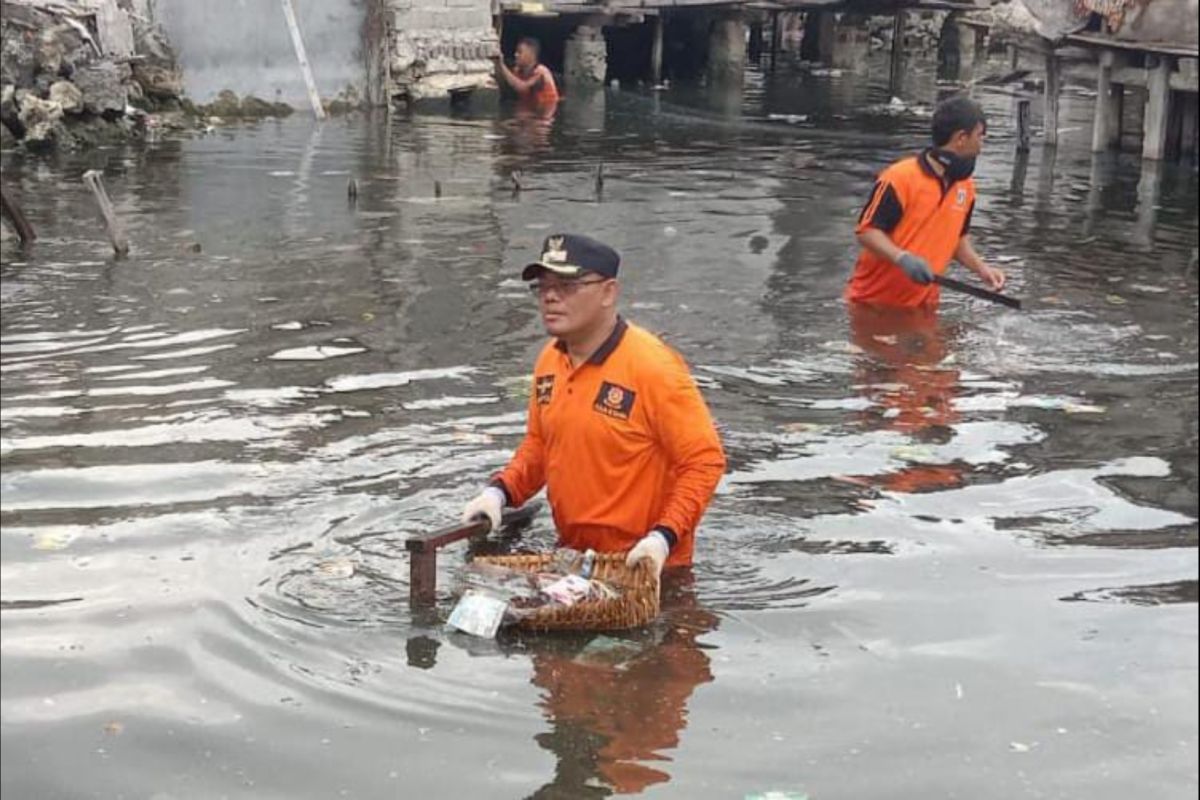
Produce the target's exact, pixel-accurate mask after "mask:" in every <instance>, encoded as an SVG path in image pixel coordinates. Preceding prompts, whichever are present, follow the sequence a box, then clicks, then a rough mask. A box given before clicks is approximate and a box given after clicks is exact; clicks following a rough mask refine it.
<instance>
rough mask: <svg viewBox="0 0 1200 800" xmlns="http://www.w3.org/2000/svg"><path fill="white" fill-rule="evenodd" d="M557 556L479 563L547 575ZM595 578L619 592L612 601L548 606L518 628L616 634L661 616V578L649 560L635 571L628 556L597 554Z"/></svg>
mask: <svg viewBox="0 0 1200 800" xmlns="http://www.w3.org/2000/svg"><path fill="white" fill-rule="evenodd" d="M553 559H554V556H553V554H550V553H542V554H533V555H521V556H479V557H477V558H476V559H475V562H476V563H479V564H494V565H495V566H498V567H508V568H509V569H518V570H525V571H527V572H544V571H547V570H549V569H551V567H552V565H553ZM592 577H593V578H595V579H596V580H599V581H603V582H604V583H607V584H608V585H609V586H611V587H613V588H614V589H616V590H617V591H618V592H619V593H620V596H619V597H617V598H615V599H612V600H585V601H583V602H580V603H576V604H575V605H573V606H546V607H545V608H539V609H536V610H534V611H532V612H531V613H530V614H529V615H527V616H525V617H523V618H522V619H520V620H519V621H517V622H516V623H514V627H517V628H521V629H523V630H531V631H616V630H626V629H628V628H640V627H641V626H643V625H647V624H649V623H650V622H651V621H653V620H654V618H655V617H657V616H658V579H657V578H656V577H655V576H654V573H653V572H652V571H651V568H650V566H649V565H648V564H647V563H646V562H645V561H639V562H638V563H637V564H635V565H634V566H633V567H632V568H630V567H628V566H626V565H625V553H597V554H596V560H595V564H594V566H593V568H592Z"/></svg>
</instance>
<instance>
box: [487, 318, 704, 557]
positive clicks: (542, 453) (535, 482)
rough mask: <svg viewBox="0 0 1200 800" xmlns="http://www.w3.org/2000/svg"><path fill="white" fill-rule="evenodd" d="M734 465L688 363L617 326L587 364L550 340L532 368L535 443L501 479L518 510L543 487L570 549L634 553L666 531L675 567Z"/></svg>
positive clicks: (524, 445)
mask: <svg viewBox="0 0 1200 800" xmlns="http://www.w3.org/2000/svg"><path fill="white" fill-rule="evenodd" d="M724 472H725V454H724V452H723V451H722V450H721V442H720V439H719V437H718V436H717V430H716V427H715V426H714V425H713V421H712V417H711V416H710V415H709V412H708V407H707V406H706V405H705V404H704V399H703V398H702V397H701V396H700V390H699V389H698V388H697V387H696V383H695V381H694V380H693V379H692V376H691V373H690V372H689V371H688V368H687V364H686V363H685V362H684V360H683V358H682V357H681V356H680V355H679V354H678V353H676V352H675V351H674V350H672V349H671V348H669V347H667V345H665V344H663V343H662V341H660V340H659V339H658V338H657V337H655V336H654V335H652V334H650V333H648V332H647V331H645V330H643V329H641V328H639V327H637V326H635V325H630V324H628V323H626V322H625V321H624V320H619V321H618V322H617V326H616V328H615V329H614V330H613V333H612V335H611V336H610V337H609V338H608V340H607V341H605V343H604V344H603V345H601V347H600V348H599V349H598V350H597V351H596V352H595V353H594V354H593V355H592V357H591V358H589V359H588V360H587V361H586V362H584V363H582V364H580V365H579V366H578V367H572V365H571V360H570V358H569V357H568V355H567V353H566V349H565V347H564V346H563V345H562V344H561V343H559V342H556V341H555V342H550V343H548V344H547V345H546V347H545V348H543V350H542V352H541V355H539V356H538V359H537V363H536V365H535V367H534V375H533V389H532V391H531V392H530V397H529V419H528V422H527V426H526V433H525V439H524V440H523V441H522V442H521V445H520V447H519V448H517V452H516V454H515V455H514V456H513V458H512V461H511V462H509V464H508V466H507V467H506V468H505V469H504V470H503V471H501V472H500V473H499V474H498V475H497V476H496V477H495V480H494V482H495V483H496V484H498V485H499V486H500V487H501V488H502V489H503V490H504V492H505V494H506V495H507V496H508V501H509V503H510V504H512V505H521V504H522V503H524V502H525V501H526V500H528V499H529V498H530V497H532V496H533V495H534V494H536V493H537V492H538V491H539V490H540V489H541V488H542V487H543V486H545V487H546V494H547V497H548V499H549V502H550V507H551V509H552V511H553V513H554V522H555V525H556V526H557V528H558V534H559V539H560V541H561V543H562V544H564V545H566V546H569V547H573V548H575V549H578V550H585V549H588V548H592V549H595V550H597V551H602V552H612V551H620V550H627V549H629V548H630V547H632V546H633V545H634V544H636V543H637V541H638V540H639V539H640V538H641V537H643V536H645V535H646V534H647V533H648V532H649V531H650V530H652V529H653V528H656V527H662V528H666V529H667V530H669V531H671V533H673V534H674V536H675V539H676V541H675V544H674V546H673V547H672V548H671V553H670V556H669V557H668V559H667V565H668V566H677V565H685V564H690V563H692V551H693V547H694V543H695V530H696V525H697V524H698V523H699V522H700V517H701V516H702V515H703V514H704V510H705V509H706V508H707V507H708V503H709V501H710V500H711V499H712V495H713V491H714V490H715V489H716V486H717V483H718V482H719V481H720V479H721V475H722V474H724Z"/></svg>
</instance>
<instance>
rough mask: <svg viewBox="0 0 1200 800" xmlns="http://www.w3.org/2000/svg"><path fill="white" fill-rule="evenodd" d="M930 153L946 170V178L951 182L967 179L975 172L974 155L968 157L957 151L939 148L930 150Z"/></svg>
mask: <svg viewBox="0 0 1200 800" xmlns="http://www.w3.org/2000/svg"><path fill="white" fill-rule="evenodd" d="M929 155H930V157H931V158H932V159H933V160H934V161H936V162H937V163H939V164H941V165H942V169H944V170H945V171H946V180H948V181H950V183H954V182H956V181H963V180H966V179H967V178H969V177H971V175H972V174H974V172H975V157H974V156H971V157H970V158H968V157H966V156H960V155H958V154H957V153H951V152H950V151H949V150H938V149H933V150H930V151H929Z"/></svg>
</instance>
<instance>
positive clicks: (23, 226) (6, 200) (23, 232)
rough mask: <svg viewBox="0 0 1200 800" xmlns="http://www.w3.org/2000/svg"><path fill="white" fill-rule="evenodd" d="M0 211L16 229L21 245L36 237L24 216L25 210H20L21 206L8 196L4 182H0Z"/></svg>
mask: <svg viewBox="0 0 1200 800" xmlns="http://www.w3.org/2000/svg"><path fill="white" fill-rule="evenodd" d="M0 212H2V213H3V214H4V216H6V217H8V219H9V221H10V222H12V224H13V227H14V228H16V229H17V236H18V237H20V239H21V246H22V247H24V246H25V245H27V244H30V243H31V242H33V241H34V240H35V239H37V234H36V233H34V232H33V226H32V225H30V224H29V220H28V219H26V218H25V212H24V211H22V210H21V206H19V205H18V204H17V201H16V200H14V199H13V198H11V197H9V196H8V190H7V189H5V188H4V184H0Z"/></svg>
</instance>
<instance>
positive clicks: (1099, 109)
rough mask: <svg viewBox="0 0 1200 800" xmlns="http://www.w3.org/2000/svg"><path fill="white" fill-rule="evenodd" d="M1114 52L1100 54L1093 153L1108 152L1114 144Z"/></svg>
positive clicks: (1108, 51)
mask: <svg viewBox="0 0 1200 800" xmlns="http://www.w3.org/2000/svg"><path fill="white" fill-rule="evenodd" d="M1113 60H1114V58H1113V52H1112V51H1111V50H1105V51H1104V52H1102V53H1101V54H1100V62H1099V64H1098V65H1097V66H1096V110H1095V114H1094V115H1093V119H1092V152H1093V153H1099V152H1101V151H1104V150H1107V149H1108V148H1109V146H1110V145H1111V144H1112V131H1110V130H1109V125H1110V124H1111V122H1112V110H1111V108H1110V106H1111V105H1112V103H1113V96H1112V87H1113V83H1112V68H1113Z"/></svg>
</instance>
